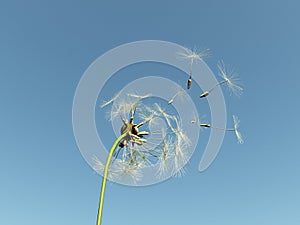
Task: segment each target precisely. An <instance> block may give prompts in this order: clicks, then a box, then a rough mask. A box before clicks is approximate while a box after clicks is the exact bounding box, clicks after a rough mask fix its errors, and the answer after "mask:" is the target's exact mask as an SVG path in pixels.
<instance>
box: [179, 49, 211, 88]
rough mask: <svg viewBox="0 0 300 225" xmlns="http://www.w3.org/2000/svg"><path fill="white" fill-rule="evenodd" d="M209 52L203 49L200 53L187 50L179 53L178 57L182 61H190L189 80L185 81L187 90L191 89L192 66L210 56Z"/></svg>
mask: <svg viewBox="0 0 300 225" xmlns="http://www.w3.org/2000/svg"><path fill="white" fill-rule="evenodd" d="M210 53H211V52H210V50H209V49H205V50H203V51H201V52H199V53H198V52H197V50H196V49H194V50H191V49H188V48H185V52H179V53H178V55H179V56H180V57H182V58H184V59H189V60H190V74H189V75H190V76H189V79H188V81H187V89H190V88H191V84H192V74H193V64H194V62H195V61H196V60H202V59H203V58H204V57H207V56H209V55H210Z"/></svg>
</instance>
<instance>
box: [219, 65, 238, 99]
mask: <svg viewBox="0 0 300 225" xmlns="http://www.w3.org/2000/svg"><path fill="white" fill-rule="evenodd" d="M218 70H219V75H220V76H221V77H222V78H223V80H224V81H225V82H226V84H227V87H228V89H229V91H230V94H234V95H236V96H240V95H241V94H242V92H243V87H242V86H241V85H240V84H239V82H240V79H239V78H238V76H237V74H236V73H235V71H234V70H233V69H229V68H228V67H226V65H225V64H224V62H223V61H220V62H219V63H218Z"/></svg>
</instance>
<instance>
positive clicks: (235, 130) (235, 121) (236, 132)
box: [191, 115, 244, 144]
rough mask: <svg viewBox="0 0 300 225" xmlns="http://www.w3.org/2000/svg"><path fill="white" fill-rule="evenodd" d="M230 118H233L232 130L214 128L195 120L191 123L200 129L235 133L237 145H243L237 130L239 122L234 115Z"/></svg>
mask: <svg viewBox="0 0 300 225" xmlns="http://www.w3.org/2000/svg"><path fill="white" fill-rule="evenodd" d="M232 118H233V128H223V127H216V126H212V125H211V124H210V123H200V122H199V121H196V120H192V121H191V123H192V124H198V125H199V126H200V127H205V128H211V129H216V130H224V131H233V132H234V133H235V136H236V138H237V141H238V143H239V144H243V143H244V140H243V137H242V135H241V133H240V131H239V130H238V129H239V124H240V120H239V119H238V117H237V116H235V115H233V116H232Z"/></svg>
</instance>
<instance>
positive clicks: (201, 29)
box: [0, 0, 300, 225]
mask: <svg viewBox="0 0 300 225" xmlns="http://www.w3.org/2000/svg"><path fill="white" fill-rule="evenodd" d="M299 10H300V3H299V2H298V1H296V0H293V1H291V0H287V1H283V0H282V1H279V0H275V1H271V0H268V1H259V0H254V1H238V0H227V1H221V0H217V1H216V0H212V1H196V0H194V1H185V2H183V1H157V0H152V1H99V0H98V1H96V0H92V1H78V0H73V1H71V0H62V1H58V0H52V1H48V0H44V1H41V0H40V1H37V0H36V1H33V0H29V1H15V0H10V1H1V3H0V28H1V29H0V32H1V35H0V99H1V100H0V102H1V106H0V107H1V110H0V116H1V129H0V132H1V139H0V140H1V141H0V149H1V157H0V184H1V185H0V224H3V225H17V224H23V225H39V224H43V225H67V224H72V225H90V224H95V221H96V214H97V206H98V198H99V190H100V181H101V177H100V176H98V175H97V174H96V173H95V172H94V171H93V170H92V169H91V168H90V167H89V166H88V164H87V163H86V162H85V161H84V159H83V158H82V156H81V154H80V152H79V150H78V148H77V146H76V143H75V139H74V136H73V130H72V120H71V119H72V118H71V113H72V101H73V96H74V92H75V89H76V86H77V84H78V82H79V80H80V78H81V76H82V74H83V72H84V71H85V69H86V68H87V67H88V66H89V65H90V63H92V62H93V61H94V60H95V59H96V58H97V57H98V56H100V55H101V54H103V53H104V52H106V51H107V50H109V49H111V48H113V47H116V46H118V45H120V44H124V43H127V42H131V41H137V40H144V39H159V40H166V41H171V42H175V43H178V44H180V45H184V46H189V47H193V46H197V47H199V48H201V47H209V48H210V49H212V51H213V57H211V58H209V59H208V60H207V63H208V65H210V66H212V67H213V66H214V65H215V63H216V62H217V60H218V59H224V61H226V62H228V63H229V64H232V65H234V67H235V68H236V70H237V71H238V72H239V74H240V77H241V79H242V81H243V84H244V86H245V92H244V94H243V96H242V97H241V98H240V99H236V98H233V97H229V96H228V95H227V96H226V101H227V107H228V113H229V114H232V113H236V114H237V115H239V117H240V118H241V121H242V124H241V126H242V131H243V133H244V134H245V136H246V140H245V143H244V145H237V144H236V140H235V139H234V138H233V137H232V136H231V135H226V139H225V141H224V144H223V147H222V149H221V152H220V154H219V155H218V157H217V159H216V160H215V162H214V163H213V165H212V166H211V167H210V168H209V169H208V170H207V171H205V172H204V173H199V172H198V162H199V159H200V157H201V154H202V150H203V149H201V148H199V150H198V151H197V153H196V154H195V155H194V157H193V159H192V161H191V163H190V165H189V167H188V173H187V174H186V176H184V177H183V178H181V179H171V180H168V181H166V182H164V183H162V184H159V185H154V186H150V187H146V188H132V187H124V186H120V185H116V184H113V185H111V184H110V185H108V189H107V195H106V196H107V198H106V201H105V206H104V218H103V224H125V225H126V224H131V225H140V224H143V225H150V224H151V225H152V224H173V225H179V224H180V225H181V224H197V225H201V224H205V225H219V224H222V225H223V224H224V225H241V224H243V225H253V224H260V225H268V224H272V225H279V224H289V225H297V224H300V215H299V208H300V191H299V190H300V179H299V177H300V164H299V159H300V151H299V144H298V142H297V141H298V140H299V127H300V124H299V117H298V115H299V114H300V106H299V98H298V97H299V91H298V90H299V86H298V85H299V83H300V78H299V66H298V65H297V64H299V52H300V44H299V40H300V27H299V21H300V14H299Z"/></svg>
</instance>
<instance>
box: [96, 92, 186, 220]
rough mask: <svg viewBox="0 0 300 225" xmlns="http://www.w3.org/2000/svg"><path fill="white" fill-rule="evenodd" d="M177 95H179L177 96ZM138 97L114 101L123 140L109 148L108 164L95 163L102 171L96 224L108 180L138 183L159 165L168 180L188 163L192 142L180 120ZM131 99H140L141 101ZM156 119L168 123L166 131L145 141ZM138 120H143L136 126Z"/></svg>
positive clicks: (155, 132) (100, 213) (160, 175)
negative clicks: (149, 125)
mask: <svg viewBox="0 0 300 225" xmlns="http://www.w3.org/2000/svg"><path fill="white" fill-rule="evenodd" d="M134 95H135V94H134ZM178 95H180V93H177V94H176V96H178ZM137 96H140V95H136V96H125V97H124V98H123V99H119V101H116V102H115V104H114V106H113V107H112V109H111V114H113V118H118V117H119V118H120V119H121V120H122V122H123V125H122V126H121V128H120V137H118V138H117V140H116V141H115V142H114V144H113V146H112V148H111V149H110V151H109V155H108V158H107V161H106V164H105V165H103V164H102V163H101V162H100V161H99V160H98V159H97V158H96V159H95V160H94V161H95V164H96V165H95V169H96V170H97V171H99V172H103V181H102V188H101V195H100V203H99V209H98V217H97V225H100V221H101V218H102V209H103V201H104V193H105V188H106V180H107V178H122V179H127V178H128V179H131V180H132V181H133V182H135V183H136V182H137V181H139V180H140V179H141V178H142V177H143V173H142V169H143V168H145V167H146V166H152V165H154V164H156V163H159V170H158V172H157V175H158V176H159V177H165V176H166V175H168V174H171V175H173V174H178V173H179V174H183V169H182V168H181V167H182V165H184V164H185V163H186V162H187V157H186V151H185V150H186V148H187V147H188V145H189V139H188V137H187V135H186V134H185V133H184V132H183V130H182V126H181V122H180V121H179V119H178V118H176V117H175V116H173V115H170V114H168V113H167V112H166V111H165V110H164V109H163V108H162V107H161V106H160V105H159V104H157V103H155V104H153V105H152V106H147V105H144V104H142V103H141V100H142V99H143V98H142V97H140V98H138V97H137ZM176 96H175V97H176ZM175 97H174V98H175ZM132 98H134V99H136V98H138V100H137V101H136V100H133V99H132ZM127 118H128V119H127ZM156 118H159V120H158V121H161V120H163V121H165V123H166V124H165V126H166V128H165V127H162V129H161V130H160V131H159V130H158V131H153V134H151V136H150V138H147V139H146V137H148V136H149V135H150V132H149V131H147V130H141V128H142V127H144V125H146V124H148V123H149V122H150V121H154V123H155V120H156ZM138 119H142V120H141V122H139V123H136V122H135V121H138ZM159 126H162V125H159ZM145 127H146V128H147V126H145ZM156 139H158V140H156ZM121 152H122V154H120V153H121ZM113 157H114V159H113Z"/></svg>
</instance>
